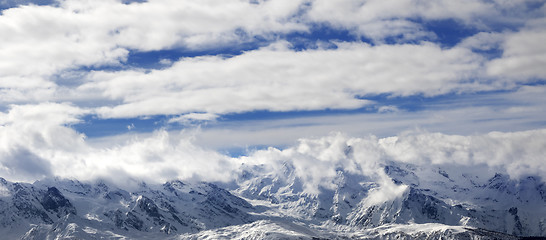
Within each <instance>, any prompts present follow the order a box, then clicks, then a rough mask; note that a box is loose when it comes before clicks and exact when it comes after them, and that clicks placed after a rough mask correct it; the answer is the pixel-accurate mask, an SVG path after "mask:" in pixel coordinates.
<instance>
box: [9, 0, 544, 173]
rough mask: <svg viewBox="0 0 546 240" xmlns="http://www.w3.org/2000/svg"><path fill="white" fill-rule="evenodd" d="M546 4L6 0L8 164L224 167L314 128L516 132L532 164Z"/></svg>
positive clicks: (379, 138)
mask: <svg viewBox="0 0 546 240" xmlns="http://www.w3.org/2000/svg"><path fill="white" fill-rule="evenodd" d="M545 3H546V1H544V0H526V1H507V0H459V1H451V0H436V1H421V0H398V1H382V0H340V1H330V0H227V1H226V0H149V1H128V0H123V1H122V0H93V1H90V0H40V1H29V0H0V11H1V12H0V53H1V54H0V175H1V176H5V177H6V178H9V179H13V180H18V181H32V180H37V179H41V178H43V177H48V176H62V177H77V178H91V177H104V176H107V175H108V176H112V175H118V176H131V177H143V176H147V177H145V178H149V179H157V176H161V177H160V178H159V179H161V180H165V179H169V178H183V179H187V178H204V179H206V180H207V179H208V178H210V179H212V180H225V179H229V178H231V177H232V176H231V173H228V172H225V171H224V169H226V168H227V169H230V167H226V166H231V165H233V164H234V163H236V164H235V165H237V164H238V163H240V162H241V161H251V160H249V159H253V160H252V161H258V162H259V161H261V160H255V159H258V158H260V157H259V156H261V154H262V155H263V154H264V152H269V153H270V154H273V155H275V154H277V151H280V152H283V153H285V154H288V152H291V151H294V149H299V148H300V147H301V146H302V144H304V143H305V142H306V141H326V142H332V141H333V140H332V141H330V140H328V139H330V138H331V137H332V136H337V138H340V139H345V140H346V141H349V140H348V139H353V138H357V139H365V140H366V141H368V142H374V144H372V145H373V146H375V148H377V149H379V150H378V151H380V152H382V156H387V155H388V156H390V158H396V159H399V160H401V161H402V160H403V159H405V158H404V157H403V156H401V155H400V156H399V155H396V156H397V157H393V156H394V155H392V154H391V153H392V152H393V151H395V150H393V149H390V148H391V147H393V148H396V149H397V147H398V146H391V145H384V144H381V142H384V141H387V140H388V139H391V138H392V137H395V138H400V139H401V140H400V141H401V142H403V139H410V138H420V137H422V138H426V139H429V138H431V139H436V138H438V136H444V137H440V140H442V139H443V140H445V141H446V142H447V143H450V144H452V145H453V146H454V148H456V149H460V148H462V149H466V150H465V151H470V152H472V151H478V150H476V149H474V148H473V147H469V146H468V144H469V143H468V142H469V141H470V142H473V141H478V140H476V139H480V140H479V141H478V142H479V144H477V145H479V146H482V147H484V148H488V147H490V148H493V147H496V148H506V146H511V147H510V148H508V149H503V151H504V150H506V151H508V152H506V153H505V155H502V156H496V157H492V158H491V159H497V158H499V159H504V160H502V161H501V160H498V161H495V163H494V164H493V165H495V166H500V165H502V166H505V169H508V172H509V173H513V175H515V176H519V175H521V172H522V171H523V170H522V169H533V167H536V166H540V165H541V164H542V163H543V162H544V160H543V158H541V157H540V156H545V155H543V154H544V150H541V149H544V148H546V144H545V143H546V133H545V132H544V130H543V129H544V128H545V127H546V68H545V66H546V44H544V43H545V42H546V5H545ZM438 134H439V135H438ZM522 135H524V136H525V137H522ZM499 136H502V137H499ZM444 138H446V139H450V140H446V139H444ZM311 139H315V140H311ZM320 139H322V140H320ZM483 139H487V140H483ZM499 139H502V140H499ZM350 141H354V140H350ZM521 141H524V142H521ZM334 142H335V141H334ZM483 142H487V143H488V144H485V143H483ZM530 142H534V144H529V143H530ZM370 144H371V143H370ZM428 144H431V146H433V145H435V144H440V145H441V143H436V142H428ZM480 144H481V145H480ZM410 145H411V144H410ZM325 146H329V145H328V144H326V145H325ZM370 146H371V145H370ZM442 146H443V145H442ZM503 146H504V147H503ZM420 147H421V146H417V145H411V146H410V147H408V148H409V149H413V150H412V151H418V150H417V149H420ZM431 148H432V147H431ZM325 149H328V147H325V148H324V149H323V150H325ZM493 150H495V149H487V151H493ZM497 150H498V149H497ZM286 151H288V152H286ZM317 151H321V150H317ZM419 151H421V150H419ZM419 151H418V152H419ZM438 151H440V152H441V153H446V151H447V152H449V151H451V150H446V149H445V148H442V147H439V148H438ZM479 151H481V150H479ZM484 151H485V150H484ZM503 151H500V152H503ZM296 152H297V151H296ZM521 153H525V154H523V155H522V156H530V157H529V158H527V159H519V160H517V164H516V166H512V165H510V164H512V162H513V161H515V160H514V157H513V156H514V155H517V154H521ZM423 154H425V153H423ZM426 154H429V153H426ZM273 155H272V156H273ZM417 155H418V156H421V155H420V154H417ZM252 156H255V157H254V158H253V157H252ZM312 159H315V160H316V157H315V158H312ZM467 160H468V159H467ZM272 161H273V160H272ZM415 161H417V160H415ZM450 161H454V159H451V160H450ZM417 162H420V161H417ZM468 162H473V163H474V162H475V163H479V164H483V163H484V162H486V161H485V160H483V159H482V160H477V159H473V158H472V159H470V160H468ZM203 163H206V164H203ZM520 163H521V164H520ZM173 165H183V166H184V167H172V166H173ZM509 165H510V166H512V167H510V166H509ZM152 166H153V167H152ZM150 169H154V170H150ZM510 169H511V170H510ZM537 169H538V170H537ZM541 169H542V170H543V168H541V167H539V168H535V169H534V170H533V171H535V172H533V173H534V174H539V175H544V176H546V170H545V171H542V170H541ZM536 171H538V172H536ZM523 172H526V171H523ZM210 173H214V174H210ZM204 176H208V178H207V177H204ZM211 176H213V177H211Z"/></svg>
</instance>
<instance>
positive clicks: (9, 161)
mask: <svg viewBox="0 0 546 240" xmlns="http://www.w3.org/2000/svg"><path fill="white" fill-rule="evenodd" d="M48 108H49V109H48ZM52 112H53V113H56V114H49V113H52ZM82 112H84V111H83V110H80V109H78V108H75V107H73V106H70V105H66V104H42V105H37V106H24V107H21V106H17V107H14V108H12V110H10V111H9V112H8V113H5V114H3V115H2V116H1V118H0V119H1V122H2V126H1V127H0V133H1V134H0V136H2V138H0V157H1V158H0V173H1V174H2V175H3V176H6V177H8V178H10V177H11V178H15V180H21V181H32V180H36V179H40V178H43V177H48V176H60V177H72V178H78V179H81V180H93V179H96V178H103V179H108V180H111V181H114V182H118V183H119V184H123V183H124V182H127V181H128V179H129V180H131V179H132V180H144V181H149V182H163V181H167V180H172V179H182V180H204V181H222V182H229V181H232V180H234V179H235V178H236V177H237V173H238V172H239V171H240V170H241V166H243V165H244V166H247V167H248V166H265V168H267V169H270V170H271V171H273V173H275V174H281V173H280V172H279V171H283V170H282V169H283V166H284V164H290V165H291V166H293V167H294V173H295V174H296V176H297V177H298V178H299V179H300V180H301V181H302V184H303V187H304V190H305V191H307V192H309V193H317V191H319V189H320V188H321V187H322V188H332V187H333V184H334V183H333V182H332V181H333V179H334V178H335V176H336V174H337V171H338V170H343V171H345V172H348V173H351V174H357V175H362V176H366V177H368V178H370V179H372V180H374V181H376V182H379V183H380V185H381V186H382V189H384V190H385V191H387V190H389V189H391V190H393V189H398V188H397V187H396V186H394V185H392V182H391V181H390V179H389V178H388V177H387V176H386V175H385V174H384V172H383V170H382V169H383V167H384V166H385V164H388V162H389V161H395V162H403V163H410V164H415V165H417V166H443V165H446V164H447V165H455V166H459V167H472V166H482V165H487V166H489V167H490V168H494V169H500V171H503V172H506V173H508V174H509V175H510V176H511V177H513V178H520V177H525V176H527V175H538V176H541V177H543V179H544V178H546V168H545V167H544V166H543V164H542V162H543V161H542V160H543V159H542V158H543V156H544V155H546V152H545V151H546V130H544V129H541V130H530V131H521V132H506V133H501V132H491V133H487V134H481V135H468V136H464V135H447V134H442V133H428V132H422V131H413V132H405V133H402V134H399V135H398V136H394V137H385V138H378V137H375V136H373V135H371V136H368V137H350V136H348V135H345V134H331V135H328V136H325V137H319V138H304V139H300V140H299V142H298V143H297V144H294V145H292V146H290V147H287V148H285V149H277V148H268V149H265V150H258V151H255V152H253V153H251V154H250V155H248V156H243V157H240V158H232V157H229V156H225V155H222V154H220V153H218V152H216V151H214V150H209V149H206V148H203V147H200V146H198V145H197V144H196V143H195V135H194V133H193V132H191V131H181V132H168V131H166V130H158V131H156V132H154V133H152V134H149V135H131V136H130V137H128V138H126V140H124V141H120V140H119V138H118V137H119V136H114V137H112V138H111V139H109V138H103V139H101V142H103V144H102V145H93V144H91V143H90V142H88V141H87V140H86V139H85V137H84V136H82V135H80V134H78V133H77V132H75V131H74V130H73V129H71V128H70V127H69V126H68V125H67V124H71V123H74V122H76V121H78V120H77V118H76V117H77V116H78V115H79V114H82ZM43 113H48V114H45V115H44V114H43ZM11 119H17V121H15V122H14V121H11ZM38 123H41V124H38ZM106 143H107V144H106ZM241 164H243V165H241ZM398 190H400V189H398ZM400 191H402V190H400ZM377 194H378V196H377V197H385V196H387V195H385V193H384V192H378V193H377ZM388 196H390V195H388Z"/></svg>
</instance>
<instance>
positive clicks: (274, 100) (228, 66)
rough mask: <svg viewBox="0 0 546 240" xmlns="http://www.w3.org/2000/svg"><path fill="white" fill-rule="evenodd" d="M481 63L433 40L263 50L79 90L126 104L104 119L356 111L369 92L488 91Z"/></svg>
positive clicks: (121, 76)
mask: <svg viewBox="0 0 546 240" xmlns="http://www.w3.org/2000/svg"><path fill="white" fill-rule="evenodd" d="M482 61H483V59H482V58H481V57H480V56H479V55H476V54H474V53H472V52H471V51H469V50H467V49H464V48H453V49H441V48H440V47H439V46H436V45H434V44H431V43H426V44H422V45H395V46H389V45H382V46H376V47H372V46H369V45H367V44H362V43H340V44H338V48H337V49H316V50H306V51H301V52H294V51H291V50H287V49H282V48H281V49H279V48H274V49H271V48H262V49H258V50H254V51H249V52H245V53H244V54H242V55H239V56H235V57H232V58H220V57H212V56H211V57H199V58H185V59H181V60H180V61H178V62H176V63H174V64H173V65H172V66H171V67H170V68H166V69H161V70H154V71H151V72H143V71H121V72H94V73H92V74H90V75H89V77H88V80H87V83H85V84H83V85H81V86H80V87H79V88H78V91H79V92H82V93H83V92H87V93H89V92H94V93H96V95H97V98H100V97H103V98H106V99H109V100H111V101H116V102H117V101H121V102H122V104H119V105H116V106H112V107H103V108H99V109H98V113H99V114H101V116H103V117H106V118H110V117H134V116H139V115H154V114H180V113H189V112H203V111H204V112H208V113H213V114H224V113H230V112H244V111H253V110H270V111H294V110H320V109H326V108H331V109H353V108H359V107H362V106H365V105H366V104H369V103H370V102H368V101H366V100H362V99H358V98H357V96H363V95H367V94H372V95H373V94H381V93H390V94H393V95H401V96H408V95H414V94H424V95H426V96H434V95H438V94H444V93H448V92H452V91H477V90H482V89H484V88H486V86H481V85H480V83H479V82H475V80H474V79H473V77H475V76H477V75H479V66H480V64H481V63H482ZM210 69H214V71H210Z"/></svg>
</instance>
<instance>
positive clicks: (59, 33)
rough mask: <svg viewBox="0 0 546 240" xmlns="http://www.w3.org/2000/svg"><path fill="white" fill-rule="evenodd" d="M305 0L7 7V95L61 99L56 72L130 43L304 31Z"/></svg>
mask: <svg viewBox="0 0 546 240" xmlns="http://www.w3.org/2000/svg"><path fill="white" fill-rule="evenodd" d="M299 3H300V2H299V1H274V2H264V3H262V4H251V3H249V2H244V1H231V2H227V1H206V2H204V1H184V2H180V1H149V2H143V3H132V4H123V3H122V2H120V1H116V0H101V1H92V2H88V1H72V0H65V1H60V2H59V3H58V6H36V5H24V6H19V7H16V8H9V9H6V10H3V11H2V14H1V15H0V41H1V42H2V45H1V46H0V51H2V55H1V56H0V79H1V81H0V82H1V83H0V90H1V91H2V92H1V93H2V94H3V95H5V96H6V97H5V98H2V100H1V101H2V102H12V103H13V102H32V99H28V97H27V96H36V93H41V94H39V95H40V96H39V97H36V98H37V99H36V100H35V101H36V102H39V101H48V100H57V99H62V98H63V97H64V96H59V94H58V93H59V92H61V91H62V90H63V88H62V86H59V85H64V84H62V83H60V82H56V80H55V78H54V77H53V76H54V75H55V74H58V73H60V72H61V71H66V70H70V69H77V68H79V67H82V66H89V67H99V66H105V65H119V64H121V63H123V62H124V61H125V60H126V58H127V56H128V54H129V50H133V51H150V50H161V49H169V48H189V49H195V48H207V47H211V46H214V47H217V45H218V44H224V45H225V44H227V45H231V44H237V43H240V42H245V41H252V39H253V37H254V36H256V35H267V34H269V33H271V32H285V31H305V30H306V27H305V26H304V25H302V24H299V23H297V22H294V21H290V19H291V17H292V16H293V15H294V14H295V11H297V10H298V4H299Z"/></svg>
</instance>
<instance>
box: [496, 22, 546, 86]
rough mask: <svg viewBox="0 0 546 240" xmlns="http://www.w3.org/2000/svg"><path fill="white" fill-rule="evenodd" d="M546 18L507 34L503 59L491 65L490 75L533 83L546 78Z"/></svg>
mask: <svg viewBox="0 0 546 240" xmlns="http://www.w3.org/2000/svg"><path fill="white" fill-rule="evenodd" d="M545 41H546V18H542V19H535V20H533V21H530V22H528V23H527V26H526V27H524V28H523V29H521V30H520V31H518V32H515V33H511V34H507V36H506V38H505V39H504V41H503V50H504V52H503V54H502V57H501V58H498V59H494V60H492V61H491V62H489V63H488V64H487V73H488V74H489V75H491V76H494V77H498V78H511V79H516V80H519V81H529V80H531V81H532V80H535V79H537V78H538V79H544V78H546V70H545V69H544V67H543V66H544V65H546V47H545V46H544V44H543V43H544V42H545Z"/></svg>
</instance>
